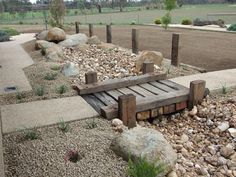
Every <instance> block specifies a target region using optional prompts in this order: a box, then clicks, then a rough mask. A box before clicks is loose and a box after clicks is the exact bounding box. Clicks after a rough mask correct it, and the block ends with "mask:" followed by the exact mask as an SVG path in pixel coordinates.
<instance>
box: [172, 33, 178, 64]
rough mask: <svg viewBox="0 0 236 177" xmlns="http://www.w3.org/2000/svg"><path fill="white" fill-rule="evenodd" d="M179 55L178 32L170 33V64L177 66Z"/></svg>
mask: <svg viewBox="0 0 236 177" xmlns="http://www.w3.org/2000/svg"><path fill="white" fill-rule="evenodd" d="M178 55H179V34H176V33H174V34H173V35H172V49H171V64H172V65H174V66H177V67H179V64H180V59H179V57H178Z"/></svg>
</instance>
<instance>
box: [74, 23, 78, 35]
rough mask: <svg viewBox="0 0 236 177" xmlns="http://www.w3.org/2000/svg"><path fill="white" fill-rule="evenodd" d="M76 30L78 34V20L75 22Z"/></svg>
mask: <svg viewBox="0 0 236 177" xmlns="http://www.w3.org/2000/svg"><path fill="white" fill-rule="evenodd" d="M75 32H76V34H78V33H79V23H78V22H75Z"/></svg>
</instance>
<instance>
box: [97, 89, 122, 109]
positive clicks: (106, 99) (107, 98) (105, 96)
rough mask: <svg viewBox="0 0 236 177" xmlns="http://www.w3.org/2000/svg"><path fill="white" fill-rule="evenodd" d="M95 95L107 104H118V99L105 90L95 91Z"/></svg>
mask: <svg viewBox="0 0 236 177" xmlns="http://www.w3.org/2000/svg"><path fill="white" fill-rule="evenodd" d="M94 96H96V97H97V98H98V99H99V100H100V101H101V102H103V103H104V104H105V105H107V106H108V105H113V104H116V103H117V102H116V100H115V99H114V98H112V97H111V96H109V95H108V94H106V93H105V92H99V93H94Z"/></svg>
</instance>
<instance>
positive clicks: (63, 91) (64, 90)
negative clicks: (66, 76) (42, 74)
mask: <svg viewBox="0 0 236 177" xmlns="http://www.w3.org/2000/svg"><path fill="white" fill-rule="evenodd" d="M66 91H67V87H66V85H61V86H60V87H58V88H57V93H59V94H63V93H66Z"/></svg>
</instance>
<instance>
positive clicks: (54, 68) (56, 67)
mask: <svg viewBox="0 0 236 177" xmlns="http://www.w3.org/2000/svg"><path fill="white" fill-rule="evenodd" d="M60 69H61V66H59V65H54V66H52V67H51V70H53V71H58V70H60Z"/></svg>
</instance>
